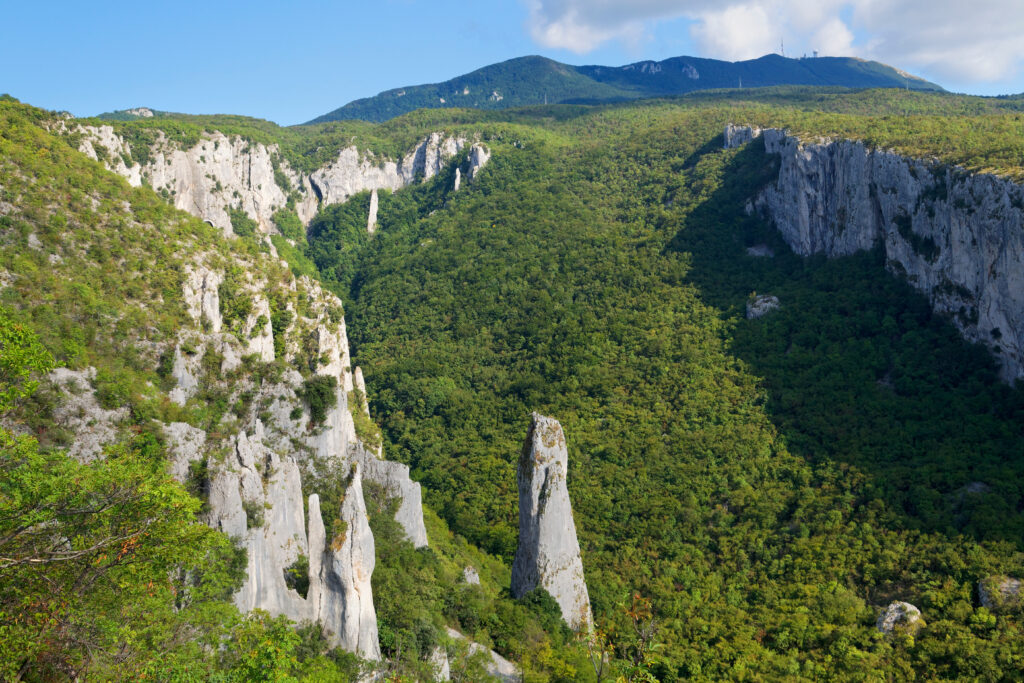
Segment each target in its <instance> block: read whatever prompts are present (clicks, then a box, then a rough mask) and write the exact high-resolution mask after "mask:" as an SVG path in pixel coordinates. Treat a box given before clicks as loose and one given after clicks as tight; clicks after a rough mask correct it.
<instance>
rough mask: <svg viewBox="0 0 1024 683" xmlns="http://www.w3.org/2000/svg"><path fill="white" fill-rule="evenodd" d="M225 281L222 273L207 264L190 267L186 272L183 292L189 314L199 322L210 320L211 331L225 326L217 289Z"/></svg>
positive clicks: (216, 330) (218, 330) (217, 330)
mask: <svg viewBox="0 0 1024 683" xmlns="http://www.w3.org/2000/svg"><path fill="white" fill-rule="evenodd" d="M223 281H224V277H223V276H222V275H221V274H220V273H218V272H215V271H212V270H210V269H209V268H206V267H205V266H198V267H195V268H189V269H188V270H187V271H186V273H185V283H184V285H183V290H184V291H183V293H182V294H183V298H184V301H185V307H186V309H187V310H188V314H189V315H190V316H192V319H193V320H195V321H197V322H200V321H202V320H206V321H207V322H209V324H210V331H211V332H220V330H221V328H222V327H223V326H224V319H223V318H222V317H221V314H220V294H219V292H218V289H217V288H218V287H220V284H221V283H222V282H223Z"/></svg>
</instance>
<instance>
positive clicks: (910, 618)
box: [875, 600, 924, 635]
mask: <svg viewBox="0 0 1024 683" xmlns="http://www.w3.org/2000/svg"><path fill="white" fill-rule="evenodd" d="M923 625H924V622H923V621H922V619H921V610H919V609H918V608H916V607H914V606H913V605H911V604H910V603H909V602H900V601H898V600H895V601H893V602H891V603H889V606H888V607H886V608H885V611H884V612H882V614H881V615H880V616H879V617H878V621H877V622H876V623H875V627H876V628H877V629H878V630H879V631H881V632H882V633H884V634H886V635H889V634H892V633H894V632H900V633H909V634H911V635H913V634H914V633H915V632H917V630H918V629H920V628H921V627H922V626H923Z"/></svg>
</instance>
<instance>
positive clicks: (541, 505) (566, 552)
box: [511, 413, 591, 631]
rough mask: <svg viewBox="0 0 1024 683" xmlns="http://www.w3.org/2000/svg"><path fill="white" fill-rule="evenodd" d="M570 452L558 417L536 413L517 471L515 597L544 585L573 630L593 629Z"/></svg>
mask: <svg viewBox="0 0 1024 683" xmlns="http://www.w3.org/2000/svg"><path fill="white" fill-rule="evenodd" d="M568 464H569V453H568V450H567V449H566V446H565V434H564V433H563V432H562V425H560V424H559V423H558V420H555V419H554V418H550V417H544V416H543V415H540V414H538V413H533V420H532V422H531V424H530V429H529V431H528V432H527V434H526V443H525V444H523V451H522V454H521V455H520V456H519V470H518V473H517V476H516V479H517V481H518V484H519V547H518V548H517V549H516V556H515V561H514V562H513V564H512V587H511V588H512V596H513V597H515V598H520V597H522V596H523V595H525V594H526V593H529V592H530V591H531V590H533V589H535V588H536V587H538V586H542V587H543V588H544V589H545V590H547V592H548V593H550V594H551V597H553V598H554V599H555V601H556V602H557V603H558V605H559V607H561V608H562V618H563V619H565V621H566V623H567V624H569V626H570V627H572V628H573V629H575V630H577V631H578V630H580V629H583V628H589V626H590V624H591V616H590V596H589V594H588V593H587V584H586V581H585V580H584V578H583V561H582V560H581V559H580V544H579V541H578V540H577V538H576V526H575V524H574V522H573V517H572V504H571V503H570V501H569V489H568V488H567V487H566V473H567V472H568Z"/></svg>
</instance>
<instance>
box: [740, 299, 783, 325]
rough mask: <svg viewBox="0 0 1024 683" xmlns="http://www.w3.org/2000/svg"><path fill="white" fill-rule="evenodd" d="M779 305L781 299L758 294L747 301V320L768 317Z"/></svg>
mask: <svg viewBox="0 0 1024 683" xmlns="http://www.w3.org/2000/svg"><path fill="white" fill-rule="evenodd" d="M779 305H780V304H779V297H777V296H772V295H771V294H758V295H757V296H755V297H754V298H753V299H750V300H749V301H747V320H754V319H755V318H760V317H761V316H764V315H767V314H769V313H771V312H772V311H774V310H775V309H777V308H778V307H779Z"/></svg>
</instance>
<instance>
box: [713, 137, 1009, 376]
mask: <svg viewBox="0 0 1024 683" xmlns="http://www.w3.org/2000/svg"><path fill="white" fill-rule="evenodd" d="M759 132H760V137H761V138H762V139H763V143H764V147H765V151H766V152H768V153H769V154H777V155H779V157H780V159H781V164H780V169H779V176H778V179H777V180H776V181H775V182H774V183H772V184H770V185H769V186H768V187H767V188H766V189H765V190H764V191H763V192H762V193H761V194H760V196H759V197H758V198H757V200H756V202H755V204H756V206H757V208H758V209H759V210H760V211H762V212H763V213H764V214H765V215H766V216H768V217H769V218H770V219H771V220H773V221H774V222H775V225H776V226H777V227H778V229H779V232H780V233H781V235H782V237H783V238H784V239H785V240H786V242H787V243H788V244H789V246H790V247H792V249H793V250H794V251H795V252H796V253H798V254H801V255H809V254H814V253H823V254H825V255H827V256H830V257H833V256H844V255H848V254H852V253H854V252H856V251H859V250H862V249H871V248H873V247H874V246H875V245H879V244H880V245H881V246H882V248H883V249H884V250H885V254H886V261H887V267H888V269H889V270H890V271H892V272H894V273H897V274H899V275H902V276H904V277H905V278H906V279H907V281H908V282H910V283H911V284H912V285H913V286H914V287H915V288H917V289H918V290H920V291H922V292H923V293H925V294H926V295H927V296H928V297H929V299H930V300H931V303H932V307H933V309H934V310H936V311H937V312H939V313H942V314H945V315H948V316H949V317H950V319H951V320H952V322H953V323H954V324H955V325H956V326H957V327H958V328H959V329H960V331H961V333H962V334H963V336H964V337H965V338H967V339H968V340H971V341H976V342H981V343H983V344H985V345H986V346H987V347H988V348H989V349H990V350H991V351H992V353H993V354H994V355H995V357H996V358H997V359H998V360H999V361H1000V364H1001V375H1002V377H1003V378H1004V379H1005V380H1007V381H1012V380H1014V379H1016V378H1019V377H1024V187H1021V186H1020V185H1018V184H1016V183H1014V182H1012V181H1010V180H1007V179H1005V178H1000V177H997V176H994V175H990V174H985V173H978V174H968V173H965V172H963V171H961V170H960V169H957V168H953V167H949V166H944V165H942V164H938V163H934V162H929V161H925V160H920V159H911V158H907V157H905V156H902V155H899V154H896V153H894V152H890V151H885V150H874V149H871V148H869V147H867V146H866V145H865V144H864V143H862V142H858V141H852V140H819V141H816V142H804V141H801V140H799V139H798V138H796V137H794V136H791V135H788V134H787V133H786V132H784V131H781V130H777V129H766V130H764V131H758V130H757V129H747V131H746V132H743V130H742V128H741V127H735V126H734V127H732V129H730V128H727V129H726V138H725V139H726V145H727V146H735V145H736V144H741V143H742V142H743V141H745V140H749V139H751V138H753V137H754V136H755V135H757V134H758V133H759Z"/></svg>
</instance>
